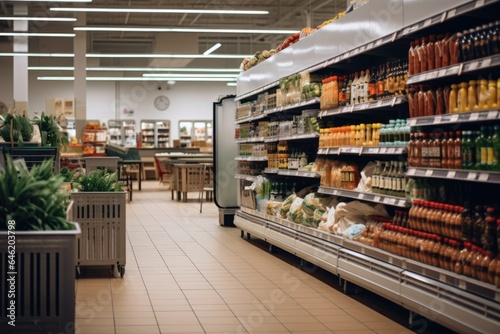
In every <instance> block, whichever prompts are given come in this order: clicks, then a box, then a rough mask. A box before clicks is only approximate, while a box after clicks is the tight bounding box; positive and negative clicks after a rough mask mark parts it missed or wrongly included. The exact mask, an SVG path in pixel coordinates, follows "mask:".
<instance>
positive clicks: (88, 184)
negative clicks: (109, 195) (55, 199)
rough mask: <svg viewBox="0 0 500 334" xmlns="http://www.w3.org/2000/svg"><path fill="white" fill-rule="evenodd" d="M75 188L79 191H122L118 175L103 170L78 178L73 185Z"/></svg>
mask: <svg viewBox="0 0 500 334" xmlns="http://www.w3.org/2000/svg"><path fill="white" fill-rule="evenodd" d="M73 187H74V188H76V189H78V190H79V191H96V192H97V191H100V192H110V191H111V192H112V191H121V190H122V184H121V182H120V181H118V175H117V174H116V173H110V172H108V171H106V170H101V169H97V170H94V171H92V172H90V173H88V174H86V175H83V174H82V175H80V176H78V177H77V178H76V179H75V182H74V183H73Z"/></svg>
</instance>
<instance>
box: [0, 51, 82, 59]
mask: <svg viewBox="0 0 500 334" xmlns="http://www.w3.org/2000/svg"><path fill="white" fill-rule="evenodd" d="M74 56H75V55H74V54H73V53H43V52H42V53H33V52H24V53H23V52H0V57H55V58H73V57H74Z"/></svg>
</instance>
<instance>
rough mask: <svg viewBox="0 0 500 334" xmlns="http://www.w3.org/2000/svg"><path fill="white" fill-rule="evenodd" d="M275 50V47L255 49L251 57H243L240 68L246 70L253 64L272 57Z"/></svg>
mask: <svg viewBox="0 0 500 334" xmlns="http://www.w3.org/2000/svg"><path fill="white" fill-rule="evenodd" d="M276 52H278V51H277V50H275V49H270V50H264V51H257V52H255V54H254V56H253V57H252V58H245V59H243V62H242V63H241V69H242V70H243V71H247V70H248V69H250V68H252V67H254V66H255V65H257V64H259V63H261V62H263V61H264V60H266V59H268V58H270V57H272V56H273V55H274V54H275V53H276Z"/></svg>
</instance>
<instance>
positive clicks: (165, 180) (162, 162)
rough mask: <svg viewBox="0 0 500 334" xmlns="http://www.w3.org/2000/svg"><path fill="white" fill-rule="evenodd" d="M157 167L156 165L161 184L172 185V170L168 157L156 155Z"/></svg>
mask: <svg viewBox="0 0 500 334" xmlns="http://www.w3.org/2000/svg"><path fill="white" fill-rule="evenodd" d="M154 159H155V167H156V175H157V177H158V181H160V185H163V184H168V185H169V186H171V182H170V179H171V174H172V171H171V170H170V168H169V166H168V159H161V158H157V157H155V158H154Z"/></svg>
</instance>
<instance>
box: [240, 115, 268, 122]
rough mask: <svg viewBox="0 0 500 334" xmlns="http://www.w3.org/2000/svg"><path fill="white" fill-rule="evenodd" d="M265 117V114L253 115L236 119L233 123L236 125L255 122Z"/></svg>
mask: <svg viewBox="0 0 500 334" xmlns="http://www.w3.org/2000/svg"><path fill="white" fill-rule="evenodd" d="M266 117H267V115H266V114H265V113H262V114H260V115H253V116H248V117H244V118H240V119H237V120H236V121H235V123H236V124H242V123H248V122H251V121H256V120H259V119H263V118H266Z"/></svg>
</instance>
